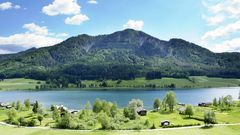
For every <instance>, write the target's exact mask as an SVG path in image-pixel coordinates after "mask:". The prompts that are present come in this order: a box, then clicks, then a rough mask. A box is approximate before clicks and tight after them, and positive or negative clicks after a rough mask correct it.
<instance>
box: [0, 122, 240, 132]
mask: <svg viewBox="0 0 240 135" xmlns="http://www.w3.org/2000/svg"><path fill="white" fill-rule="evenodd" d="M0 125H3V126H10V127H18V126H15V125H11V124H7V123H5V122H0ZM219 126H240V123H234V124H214V127H219ZM201 127H204V125H201V126H189V127H178V128H159V129H142V130H140V131H147V132H149V131H150V132H151V131H164V130H165V131H166V130H181V129H192V128H201ZM20 128H30V129H45V130H64V131H78V132H92V131H102V130H70V129H54V128H50V127H20ZM113 131H116V132H133V131H136V130H113Z"/></svg>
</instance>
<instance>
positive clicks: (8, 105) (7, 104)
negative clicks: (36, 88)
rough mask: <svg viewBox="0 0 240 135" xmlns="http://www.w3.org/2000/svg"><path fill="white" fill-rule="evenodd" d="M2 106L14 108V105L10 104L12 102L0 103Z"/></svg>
mask: <svg viewBox="0 0 240 135" xmlns="http://www.w3.org/2000/svg"><path fill="white" fill-rule="evenodd" d="M0 107H5V108H6V109H10V108H12V106H11V105H10V103H3V102H1V103H0Z"/></svg>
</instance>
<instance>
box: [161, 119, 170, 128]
mask: <svg viewBox="0 0 240 135" xmlns="http://www.w3.org/2000/svg"><path fill="white" fill-rule="evenodd" d="M170 124H171V123H170V121H169V120H163V121H161V126H162V127H164V126H169V125H170Z"/></svg>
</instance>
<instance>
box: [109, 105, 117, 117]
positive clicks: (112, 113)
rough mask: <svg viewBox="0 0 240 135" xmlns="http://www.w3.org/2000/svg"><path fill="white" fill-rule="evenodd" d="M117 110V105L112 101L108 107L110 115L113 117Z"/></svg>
mask: <svg viewBox="0 0 240 135" xmlns="http://www.w3.org/2000/svg"><path fill="white" fill-rule="evenodd" d="M117 111H118V107H117V104H116V103H113V104H112V106H111V109H110V113H111V116H112V117H115V115H116V114H117Z"/></svg>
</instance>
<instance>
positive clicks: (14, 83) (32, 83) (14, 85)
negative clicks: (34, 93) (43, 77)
mask: <svg viewBox="0 0 240 135" xmlns="http://www.w3.org/2000/svg"><path fill="white" fill-rule="evenodd" d="M37 82H41V83H42V81H38V80H32V79H24V78H17V79H5V80H4V81H2V82H0V90H29V89H35V88H36V86H37V85H40V84H38V83H37Z"/></svg>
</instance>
